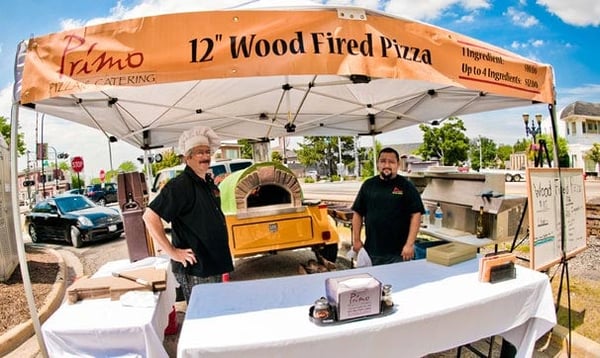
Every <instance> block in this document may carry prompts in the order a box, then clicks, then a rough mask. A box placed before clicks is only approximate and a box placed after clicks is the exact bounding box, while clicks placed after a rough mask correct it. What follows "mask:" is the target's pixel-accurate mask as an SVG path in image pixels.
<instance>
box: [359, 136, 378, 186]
mask: <svg viewBox="0 0 600 358" xmlns="http://www.w3.org/2000/svg"><path fill="white" fill-rule="evenodd" d="M381 149H383V145H381V142H380V141H377V140H376V141H375V153H379V152H380V151H381ZM375 155H376V154H375ZM359 157H360V162H361V163H362V177H363V178H369V177H372V176H373V175H375V174H376V173H375V170H376V169H375V168H374V167H373V161H374V160H375V159H373V148H372V147H371V148H360V150H359Z"/></svg>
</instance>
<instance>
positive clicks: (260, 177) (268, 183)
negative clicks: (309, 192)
mask: <svg viewBox="0 0 600 358" xmlns="http://www.w3.org/2000/svg"><path fill="white" fill-rule="evenodd" d="M219 188H220V190H221V207H222V208H223V212H224V213H225V214H226V215H233V214H235V215H237V216H238V217H252V216H263V215H276V214H283V213H289V212H299V211H302V210H304V207H303V205H302V198H303V194H302V188H301V187H300V183H299V182H298V179H297V178H296V176H295V175H294V173H293V172H292V171H291V170H289V169H288V168H287V167H285V166H283V165H281V164H279V163H274V162H268V163H256V164H254V165H252V166H250V167H248V168H246V169H244V170H241V171H238V172H235V173H232V174H231V175H229V176H228V177H227V178H225V179H224V180H223V181H222V182H221V183H220V184H219Z"/></svg>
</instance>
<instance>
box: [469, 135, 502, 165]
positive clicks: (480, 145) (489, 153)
mask: <svg viewBox="0 0 600 358" xmlns="http://www.w3.org/2000/svg"><path fill="white" fill-rule="evenodd" d="M469 152H470V153H471V155H470V161H471V167H472V168H473V169H474V170H477V171H479V170H480V169H481V168H486V167H489V166H492V165H494V160H495V159H496V152H497V150H496V143H494V141H493V140H491V139H490V138H486V137H481V136H480V137H478V138H477V139H473V140H471V147H470V150H469ZM480 160H481V163H480Z"/></svg>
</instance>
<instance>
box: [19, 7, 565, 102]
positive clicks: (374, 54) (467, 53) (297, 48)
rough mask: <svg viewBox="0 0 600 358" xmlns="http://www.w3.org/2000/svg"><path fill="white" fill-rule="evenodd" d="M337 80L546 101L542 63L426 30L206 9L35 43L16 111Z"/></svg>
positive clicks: (371, 20) (317, 14) (328, 13)
mask: <svg viewBox="0 0 600 358" xmlns="http://www.w3.org/2000/svg"><path fill="white" fill-rule="evenodd" d="M282 74H285V75H290V76H292V75H297V74H302V75H306V74H315V75H323V74H335V75H353V74H354V75H356V74H359V75H366V76H370V77H373V78H391V79H405V80H415V81H428V82H432V83H439V84H447V85H449V86H458V87H464V88H469V89H476V90H479V91H482V92H484V93H486V92H489V93H494V94H500V95H506V96H510V97H517V98H524V99H530V100H532V101H539V102H544V103H554V88H553V86H554V85H553V73H552V68H551V67H550V66H549V65H543V64H538V63H536V62H533V61H529V60H526V59H524V58H522V57H519V56H517V55H515V54H513V53H510V52H508V51H505V50H503V49H500V48H497V47H494V46H491V45H489V44H485V43H483V42H480V41H477V40H474V39H472V38H469V37H465V36H462V35H459V34H456V33H452V32H449V31H446V30H443V29H440V28H437V27H434V26H429V25H426V24H423V23H418V22H412V21H409V20H405V19H399V18H395V17H390V16H386V15H383V14H380V13H370V12H369V13H367V15H365V17H364V18H362V19H360V18H359V19H356V18H354V19H348V18H343V17H340V16H338V12H336V10H335V9H322V10H294V11H289V10H288V11H258V10H235V11H211V12H194V13H182V14H170V15H161V16H154V17H146V18H140V19H133V20H126V21H119V22H113V23H107V24H102V25H97V26H90V27H86V28H81V29H76V30H71V31H65V32H61V33H55V34H50V35H47V36H42V37H37V38H33V39H31V40H30V42H29V47H28V51H27V55H26V62H25V69H24V75H23V88H22V91H21V103H23V104H26V103H30V102H35V101H39V100H43V99H46V98H51V97H55V96H63V95H68V94H74V93H81V92H90V91H98V90H102V89H103V88H104V87H106V86H134V87H135V86H146V85H152V84H159V83H170V82H178V81H189V80H200V79H215V78H235V77H253V76H271V75H282Z"/></svg>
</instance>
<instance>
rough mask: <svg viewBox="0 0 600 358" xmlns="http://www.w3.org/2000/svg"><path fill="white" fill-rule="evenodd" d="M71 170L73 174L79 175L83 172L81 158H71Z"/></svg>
mask: <svg viewBox="0 0 600 358" xmlns="http://www.w3.org/2000/svg"><path fill="white" fill-rule="evenodd" d="M71 168H72V169H73V171H74V172H75V173H80V172H82V171H83V158H82V157H79V156H77V157H73V158H72V159H71Z"/></svg>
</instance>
